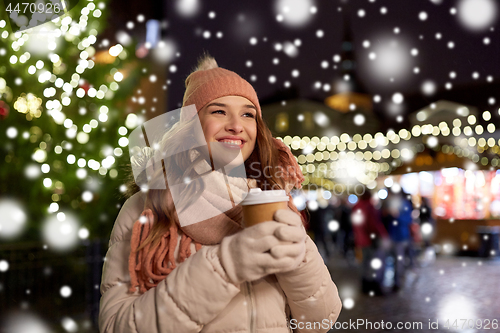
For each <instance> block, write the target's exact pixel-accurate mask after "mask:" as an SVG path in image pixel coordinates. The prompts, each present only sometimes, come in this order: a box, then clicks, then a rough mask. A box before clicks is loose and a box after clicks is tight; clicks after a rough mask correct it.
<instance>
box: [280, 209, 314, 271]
mask: <svg viewBox="0 0 500 333" xmlns="http://www.w3.org/2000/svg"><path fill="white" fill-rule="evenodd" d="M274 220H275V221H278V222H280V223H282V226H281V227H279V228H278V229H277V230H276V232H275V233H274V234H275V236H276V237H277V238H278V239H279V240H281V241H284V242H288V244H287V245H280V246H275V247H274V248H272V249H271V253H272V254H273V256H274V257H276V258H282V257H288V258H292V259H293V260H294V265H293V267H292V268H290V269H289V270H283V271H281V272H280V273H284V272H287V271H290V270H293V269H295V268H297V266H298V265H299V264H300V263H301V262H302V260H303V259H304V256H305V254H306V238H307V233H306V229H305V228H304V225H303V224H302V219H301V218H300V216H299V215H298V214H297V213H295V212H293V211H291V210H289V209H280V210H277V211H276V212H275V213H274ZM283 224H286V225H283Z"/></svg>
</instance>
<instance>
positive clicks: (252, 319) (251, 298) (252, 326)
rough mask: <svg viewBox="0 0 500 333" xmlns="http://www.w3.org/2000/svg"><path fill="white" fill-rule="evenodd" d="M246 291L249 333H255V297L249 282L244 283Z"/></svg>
mask: <svg viewBox="0 0 500 333" xmlns="http://www.w3.org/2000/svg"><path fill="white" fill-rule="evenodd" d="M245 285H246V289H247V295H248V298H249V301H250V308H249V312H250V313H249V316H248V317H249V319H250V333H255V324H256V319H257V318H256V317H257V314H256V309H255V296H254V294H253V288H252V283H251V282H245Z"/></svg>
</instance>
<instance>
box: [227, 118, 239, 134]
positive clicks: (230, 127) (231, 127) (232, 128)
mask: <svg viewBox="0 0 500 333" xmlns="http://www.w3.org/2000/svg"><path fill="white" fill-rule="evenodd" d="M226 130H227V131H229V132H234V133H241V132H242V131H243V125H242V123H241V120H240V119H239V117H231V118H230V119H228V122H227V124H226Z"/></svg>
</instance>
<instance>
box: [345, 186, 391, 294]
mask: <svg viewBox="0 0 500 333" xmlns="http://www.w3.org/2000/svg"><path fill="white" fill-rule="evenodd" d="M371 199H372V195H371V192H370V191H369V190H365V191H364V192H363V194H362V195H361V196H359V198H358V201H357V202H356V204H355V205H354V206H353V207H352V214H351V222H352V229H353V232H354V242H355V245H356V248H357V249H358V251H361V255H362V267H361V269H362V291H363V292H369V291H372V290H374V291H376V292H377V293H382V292H381V286H382V280H383V276H384V264H383V263H384V258H385V255H384V253H385V250H386V249H388V248H389V247H390V241H389V236H388V234H387V231H386V229H385V228H384V225H383V224H382V221H381V219H380V211H379V210H377V209H376V208H375V206H374V205H373V203H372V202H371ZM375 258H378V259H379V260H380V262H381V263H382V265H381V267H372V266H371V263H372V260H373V259H375ZM374 275H375V276H374Z"/></svg>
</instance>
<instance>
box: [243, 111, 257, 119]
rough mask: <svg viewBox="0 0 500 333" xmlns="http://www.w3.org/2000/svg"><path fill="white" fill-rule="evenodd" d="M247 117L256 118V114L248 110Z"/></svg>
mask: <svg viewBox="0 0 500 333" xmlns="http://www.w3.org/2000/svg"><path fill="white" fill-rule="evenodd" d="M244 116H245V117H249V118H255V116H254V114H253V113H251V112H247V113H245V114H244Z"/></svg>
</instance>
